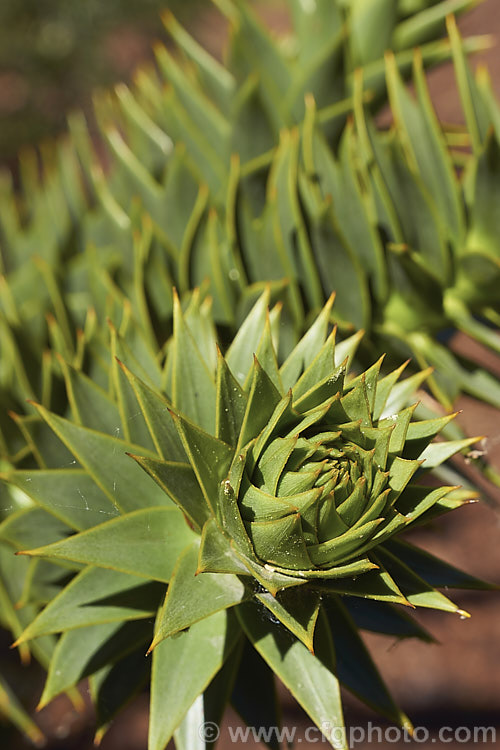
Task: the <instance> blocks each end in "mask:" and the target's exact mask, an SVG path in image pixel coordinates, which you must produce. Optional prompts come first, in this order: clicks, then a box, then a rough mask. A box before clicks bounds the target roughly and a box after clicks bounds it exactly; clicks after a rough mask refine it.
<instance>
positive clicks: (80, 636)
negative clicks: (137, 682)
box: [39, 620, 152, 708]
mask: <svg viewBox="0 0 500 750" xmlns="http://www.w3.org/2000/svg"><path fill="white" fill-rule="evenodd" d="M151 632H152V626H151V623H150V622H149V620H135V621H132V622H126V623H122V622H109V623H103V624H101V625H90V626H89V627H83V628H78V629H75V630H67V631H66V632H65V633H64V634H63V635H62V636H61V638H60V639H59V641H58V642H57V646H56V648H55V651H54V655H53V657H52V660H51V662H50V669H49V673H48V675H47V680H46V682H45V686H44V690H43V694H42V697H41V699H40V704H39V708H41V707H43V706H45V705H47V703H50V701H51V700H52V699H53V698H55V697H56V695H59V694H60V693H62V692H64V691H65V690H68V689H70V688H71V687H73V685H77V684H78V683H79V682H80V680H82V679H84V678H85V677H89V676H90V675H92V674H94V673H95V672H97V671H98V670H99V669H102V668H103V667H105V666H106V665H107V664H109V662H114V661H116V660H117V659H118V658H119V657H121V656H123V655H124V654H126V653H128V652H130V651H133V650H135V649H136V648H137V647H138V646H142V647H143V649H144V653H145V651H146V648H147V644H148V640H149V639H150V638H151Z"/></svg>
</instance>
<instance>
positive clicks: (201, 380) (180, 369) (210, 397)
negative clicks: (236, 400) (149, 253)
mask: <svg viewBox="0 0 500 750" xmlns="http://www.w3.org/2000/svg"><path fill="white" fill-rule="evenodd" d="M172 351H173V375H172V402H173V404H174V406H175V408H176V409H178V410H179V411H180V412H181V413H183V414H185V415H186V416H187V417H188V419H191V420H193V421H194V422H195V423H196V424H198V425H199V426H200V427H201V428H202V429H204V430H206V431H207V432H210V433H212V434H213V433H214V431H215V381H214V378H213V375H212V373H210V371H209V369H208V367H207V365H206V362H205V361H204V359H203V358H202V356H201V354H200V351H199V349H198V347H197V346H196V344H195V342H194V339H193V337H192V336H191V332H190V330H189V328H188V326H187V325H186V322H185V320H184V317H183V314H182V312H181V308H180V303H179V300H178V299H177V297H176V299H175V308H174V339H173V350H172Z"/></svg>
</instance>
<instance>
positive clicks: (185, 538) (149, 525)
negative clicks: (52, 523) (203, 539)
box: [23, 508, 196, 583]
mask: <svg viewBox="0 0 500 750" xmlns="http://www.w3.org/2000/svg"><path fill="white" fill-rule="evenodd" d="M195 538H196V534H195V533H194V532H193V531H191V529H190V528H189V526H188V524H187V523H186V520H185V518H184V516H183V515H182V513H181V512H180V511H179V510H178V509H177V508H149V509H148V510H139V511H136V512H135V513H129V514H128V515H126V516H121V517H120V518H115V519H113V520H111V521H107V522H105V523H103V524H101V525H100V526H96V527H95V528H93V529H88V530H87V531H82V532H80V533H79V534H75V535H74V536H71V537H69V538H68V539H65V540H63V541H60V542H55V543H54V544H49V545H47V546H46V547H39V548H38V549H34V550H29V551H27V552H24V553H23V554H29V555H33V556H37V557H48V558H56V559H62V560H72V561H74V562H80V563H85V564H87V565H97V566H99V567H103V568H111V569H113V570H118V571H122V572H124V573H130V574H131V575H137V576H141V577H143V578H152V579H153V580H157V581H165V582H167V583H168V581H169V580H170V576H171V575H172V571H173V569H174V566H175V563H176V561H177V558H178V556H179V554H180V553H181V552H182V551H183V549H184V548H185V547H186V546H187V545H188V544H190V543H191V542H192V541H193V539H195Z"/></svg>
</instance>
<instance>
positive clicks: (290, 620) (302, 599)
mask: <svg viewBox="0 0 500 750" xmlns="http://www.w3.org/2000/svg"><path fill="white" fill-rule="evenodd" d="M255 596H256V599H258V600H259V601H260V602H261V603H262V604H263V605H264V607H265V608H266V610H268V611H269V613H270V614H269V615H268V616H269V617H271V619H272V618H276V619H277V620H279V622H281V623H282V624H283V625H284V626H285V628H287V630H289V631H290V632H291V633H293V635H295V636H296V637H297V638H298V639H299V640H300V641H302V643H303V644H304V645H305V646H306V647H307V648H308V649H309V651H311V652H314V646H313V643H314V629H315V627H316V621H317V619H318V614H319V608H320V603H321V597H320V595H319V594H318V593H317V592H315V591H310V590H308V589H305V588H303V587H302V586H299V587H296V588H291V589H285V591H283V592H281V593H278V594H277V595H276V596H275V597H274V596H272V595H271V594H269V593H268V592H266V593H257V594H256V595H255ZM263 614H264V616H266V613H265V611H264V613H263Z"/></svg>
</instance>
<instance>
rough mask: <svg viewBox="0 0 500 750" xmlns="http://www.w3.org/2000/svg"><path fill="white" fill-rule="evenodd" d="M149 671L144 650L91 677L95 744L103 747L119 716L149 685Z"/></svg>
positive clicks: (109, 665) (127, 655) (137, 651)
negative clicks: (94, 710) (94, 709)
mask: <svg viewBox="0 0 500 750" xmlns="http://www.w3.org/2000/svg"><path fill="white" fill-rule="evenodd" d="M150 669H151V662H150V660H149V659H148V658H147V657H146V655H145V653H144V648H143V647H142V646H141V647H140V648H138V649H136V650H135V651H133V652H132V653H130V654H126V655H125V656H124V657H123V658H121V659H118V661H116V662H112V663H111V664H107V665H106V666H105V667H103V668H102V669H101V670H100V671H99V672H97V673H96V674H94V675H92V676H91V677H90V679H89V684H90V693H91V695H92V703H93V704H94V706H95V708H96V714H97V717H96V723H97V732H96V736H95V741H96V744H100V742H101V739H102V737H103V736H104V734H105V733H106V732H107V730H108V729H109V727H110V725H111V722H112V720H113V719H114V718H115V716H116V714H117V713H118V712H119V711H121V709H122V708H123V707H124V706H126V705H127V703H129V701H130V700H131V699H132V698H133V697H134V696H135V695H137V694H138V693H139V692H140V691H141V690H142V689H143V687H144V686H145V685H146V684H147V682H148V679H149V674H150Z"/></svg>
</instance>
